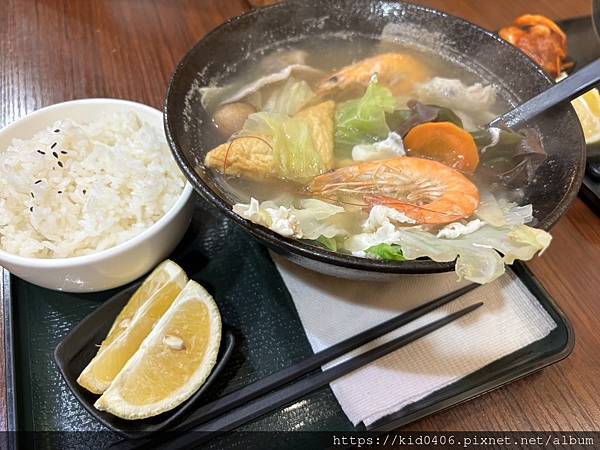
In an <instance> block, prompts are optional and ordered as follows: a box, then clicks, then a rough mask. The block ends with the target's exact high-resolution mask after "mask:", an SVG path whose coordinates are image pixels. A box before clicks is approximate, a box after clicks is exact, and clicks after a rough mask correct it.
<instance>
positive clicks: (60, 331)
mask: <svg viewBox="0 0 600 450" xmlns="http://www.w3.org/2000/svg"><path fill="white" fill-rule="evenodd" d="M196 205H197V206H196V209H195V212H194V217H193V220H192V224H191V226H190V229H189V230H188V232H187V234H186V236H185V237H184V239H183V241H182V242H181V244H180V245H179V247H178V248H177V250H176V251H175V252H174V254H173V255H172V259H173V260H175V261H176V262H178V263H179V264H180V265H182V267H183V268H184V269H185V270H186V271H187V272H188V274H189V275H190V277H191V278H193V279H195V280H197V281H199V282H200V283H201V284H202V285H204V286H205V287H206V288H207V289H208V290H209V292H211V293H212V294H213V295H214V297H215V299H216V301H217V303H218V305H219V308H220V309H221V313H222V316H223V321H224V322H226V323H227V324H228V325H229V326H231V327H232V328H233V331H234V333H235V336H236V348H235V349H234V353H233V355H232V357H231V359H230V361H229V362H228V364H227V367H225V370H224V373H223V374H222V376H221V377H220V379H219V380H218V381H217V382H216V383H215V385H214V386H213V387H212V388H211V389H210V390H209V397H210V398H211V399H212V398H216V397H218V396H220V395H222V394H223V393H226V392H230V391H232V390H234V389H237V388H239V387H241V386H243V385H245V384H247V383H250V382H252V381H254V380H257V379H260V378H261V377H264V376H266V375H267V374H269V373H271V372H273V371H275V370H277V369H281V368H284V367H287V366H290V365H292V364H294V363H295V362H297V361H300V360H301V359H303V358H305V357H307V356H309V355H311V354H312V350H311V348H310V345H309V343H308V340H307V338H306V335H305V334H304V331H303V328H302V326H301V324H300V320H299V318H298V315H297V313H296V310H295V308H294V305H293V302H292V299H291V297H290V294H289V293H288V291H287V289H286V287H285V285H284V283H283V281H282V280H281V278H280V276H279V273H278V271H277V269H276V268H275V266H274V264H273V262H272V260H271V258H270V257H269V254H268V252H267V250H266V249H265V248H264V247H263V246H262V245H260V244H259V243H258V242H256V241H254V240H253V239H252V238H249V237H248V235H247V234H245V232H244V231H242V229H241V228H239V227H238V226H237V225H235V224H234V223H233V222H231V221H229V220H228V219H226V218H224V217H222V216H216V215H215V214H214V213H213V212H211V211H210V210H209V209H208V207H207V206H205V204H204V203H203V202H201V201H200V200H198V201H197V202H196ZM513 270H514V271H515V272H516V273H517V275H518V276H519V277H520V278H521V279H522V280H523V282H524V283H525V285H526V286H527V287H528V288H529V289H530V290H531V291H532V292H533V293H534V295H535V296H536V297H537V298H538V300H539V301H540V303H541V304H542V306H543V307H544V308H545V309H546V310H547V311H548V312H549V314H550V315H551V316H552V317H553V319H554V320H555V322H556V323H557V325H558V326H557V328H556V329H554V330H553V331H552V332H551V333H550V335H548V336H547V337H546V338H544V339H543V340H541V341H538V342H536V343H534V344H531V345H529V346H528V347H526V348H524V349H522V350H520V351H518V352H515V353H513V354H511V355H509V356H507V357H505V358H502V359H501V360H498V361H496V362H494V363H493V364H491V365H489V366H487V367H485V368H483V369H481V370H480V371H478V372H476V373H474V374H472V375H469V376H468V377H466V378H464V379H463V380H461V381H459V382H457V383H454V384H453V385H451V386H448V387H447V388H444V389H442V390H440V391H438V392H435V393H433V394H431V395H429V396H428V397H426V398H424V399H423V400H421V401H419V402H417V403H414V404H412V405H410V406H408V407H406V408H405V409H403V410H402V411H400V412H398V413H396V414H394V415H392V416H389V417H387V418H384V419H382V420H380V421H379V422H378V423H377V425H376V427H375V428H376V429H391V428H393V427H398V426H401V425H404V424H406V423H409V422H411V421H413V420H416V419H419V418H421V417H424V416H426V415H428V414H431V413H433V412H435V411H439V410H441V409H443V408H447V407H450V406H453V405H455V404H457V403H460V402H463V401H466V400H468V399H470V398H472V397H474V396H477V395H480V394H482V393H484V392H486V391H489V390H491V389H494V388H497V387H499V386H501V385H503V384H505V383H508V382H510V381H512V380H514V379H516V378H519V377H522V376H524V375H526V374H528V373H531V372H533V371H535V370H538V369H540V368H542V367H544V366H546V365H548V364H551V363H554V362H556V361H558V360H560V359H562V358H564V357H565V356H567V355H568V354H569V352H570V351H571V349H572V347H573V334H572V330H571V327H570V325H569V324H568V322H567V321H566V319H565V318H564V316H563V315H562V313H561V312H560V310H559V309H558V308H557V307H556V305H555V304H554V302H553V301H552V299H551V298H550V297H549V296H548V294H547V293H546V292H545V291H544V290H543V289H542V288H541V286H540V285H539V284H538V283H537V282H536V280H535V279H534V278H533V276H532V275H531V273H530V272H529V271H528V270H527V269H526V268H525V266H523V265H518V264H517V265H515V266H514V268H513ZM0 292H1V293H2V306H3V308H4V320H5V340H6V356H7V361H6V364H7V380H6V381H7V398H8V413H9V417H8V419H9V420H8V423H9V429H10V430H18V431H27V432H29V433H19V434H17V435H16V439H18V440H19V442H15V444H19V446H20V447H22V448H30V449H32V448H54V447H57V446H59V445H60V447H65V445H64V444H65V442H66V441H65V440H67V441H69V442H70V443H71V444H72V446H73V447H77V446H78V445H77V440H78V439H83V440H84V442H85V445H86V447H88V448H90V447H91V448H103V447H107V446H108V445H110V444H112V443H115V442H117V441H119V440H120V438H119V436H117V435H116V434H113V433H111V432H109V431H106V429H104V428H103V427H102V426H101V425H100V424H99V423H98V422H97V421H96V420H95V419H94V418H92V417H91V416H90V415H89V414H88V413H87V412H86V411H85V410H84V409H83V407H82V406H81V405H80V404H79V403H78V401H77V400H76V399H75V397H74V396H73V395H72V394H71V392H70V391H69V390H68V388H67V386H66V384H65V383H64V381H63V380H62V378H61V376H60V374H59V372H58V370H57V368H56V366H55V364H54V361H53V357H52V354H53V351H54V348H55V347H56V345H57V344H58V342H59V341H60V340H61V339H62V338H63V337H64V336H65V335H66V334H67V333H68V332H69V330H70V329H71V328H72V327H73V326H74V325H75V324H77V323H78V322H79V321H80V320H81V319H83V318H84V317H85V316H86V315H87V314H88V313H90V312H91V311H92V310H93V309H94V308H96V307H97V306H98V305H99V304H100V303H101V302H102V301H103V300H105V299H107V298H109V297H110V296H112V295H114V293H115V292H117V291H116V290H112V291H106V292H101V293H97V294H84V295H82V294H68V293H61V292H55V291H50V290H47V289H44V288H40V287H37V286H34V285H31V284H29V283H27V282H24V281H22V280H20V279H18V278H16V277H14V276H11V275H9V274H8V273H7V272H6V271H4V276H3V277H2V289H1V290H0ZM358 429H359V430H364V427H358ZM273 430H275V431H353V430H355V428H354V427H353V426H352V424H351V423H350V422H349V421H348V419H347V418H346V416H345V415H344V414H343V412H342V410H341V408H340V406H339V404H338V403H337V401H336V399H335V397H334V395H333V393H332V392H331V390H330V389H329V388H328V387H326V388H323V389H321V390H319V391H317V392H314V393H313V394H311V395H309V396H308V397H306V398H304V399H302V400H301V401H300V402H297V403H296V404H294V405H290V406H288V407H286V408H283V409H282V410H280V411H277V412H275V413H272V414H270V415H267V416H264V417H262V418H260V419H258V420H256V421H255V422H253V423H251V424H249V425H247V426H245V427H243V428H242V429H240V431H250V432H251V431H273ZM56 431H62V432H64V431H80V432H81V431H83V432H88V433H56ZM31 432H35V433H31ZM91 435H93V436H94V439H93V440H92V439H91ZM313 436H314V439H319V437H321V438H322V437H323V435H320V434H318V433H314V434H311V433H292V434H289V435H286V446H287V447H289V448H294V447H296V448H306V447H307V446H308V445H307V444H308V442H307V440H310V439H313ZM315 442H316V441H315ZM278 445H281V441H277V442H275V441H274V440H269V439H265V437H264V433H262V434H261V433H256V432H254V433H237V432H236V433H230V434H229V435H226V436H221V437H218V438H215V439H214V440H212V441H211V442H210V443H209V444H208V447H210V448H236V447H242V446H243V447H244V448H245V449H247V448H269V447H270V446H272V447H277V446H278Z"/></svg>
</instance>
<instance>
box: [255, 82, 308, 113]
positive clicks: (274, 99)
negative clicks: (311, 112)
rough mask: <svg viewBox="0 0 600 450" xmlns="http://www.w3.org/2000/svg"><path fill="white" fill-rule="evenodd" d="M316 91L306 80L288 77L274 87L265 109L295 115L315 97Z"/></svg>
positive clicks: (264, 106)
mask: <svg viewBox="0 0 600 450" xmlns="http://www.w3.org/2000/svg"><path fill="white" fill-rule="evenodd" d="M315 97H316V96H315V93H314V92H313V90H312V89H311V88H310V86H309V85H308V83H307V82H306V81H304V80H296V79H295V78H288V79H287V80H286V82H285V83H283V84H281V85H280V86H277V87H276V88H274V89H273V90H272V92H271V94H270V95H269V97H268V98H267V99H266V101H265V103H264V105H263V108H262V109H263V111H266V112H270V113H281V114H287V115H288V116H293V115H294V114H296V113H297V112H298V111H300V110H301V109H302V108H304V107H305V106H306V105H308V104H309V103H310V102H311V101H312V100H313V99H314V98H315Z"/></svg>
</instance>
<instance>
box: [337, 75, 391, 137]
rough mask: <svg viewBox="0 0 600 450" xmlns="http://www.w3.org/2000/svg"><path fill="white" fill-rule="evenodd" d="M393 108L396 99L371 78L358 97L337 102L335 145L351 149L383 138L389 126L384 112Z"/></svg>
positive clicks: (388, 111) (389, 111)
mask: <svg viewBox="0 0 600 450" xmlns="http://www.w3.org/2000/svg"><path fill="white" fill-rule="evenodd" d="M395 107H396V99H395V98H394V96H393V95H392V92H391V91H390V90H389V89H388V88H386V87H385V86H382V85H380V84H379V83H377V81H376V80H374V81H371V83H370V84H369V86H368V87H367V90H366V92H365V94H364V95H363V96H362V97H361V98H358V99H354V100H349V101H347V102H344V103H341V104H339V105H338V106H337V109H336V117H335V118H336V130H335V141H336V144H337V145H339V146H342V147H343V148H351V147H354V146H355V145H357V144H370V143H373V142H377V141H380V140H382V139H384V138H385V137H386V136H387V135H388V133H389V131H390V129H389V127H388V124H387V122H386V113H391V112H392V111H393V110H394V108H395Z"/></svg>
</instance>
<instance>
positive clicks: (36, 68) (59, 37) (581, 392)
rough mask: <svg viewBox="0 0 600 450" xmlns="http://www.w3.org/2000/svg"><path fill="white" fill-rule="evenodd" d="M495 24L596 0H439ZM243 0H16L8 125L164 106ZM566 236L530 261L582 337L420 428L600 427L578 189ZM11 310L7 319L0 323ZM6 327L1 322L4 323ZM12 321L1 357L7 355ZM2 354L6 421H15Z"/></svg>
mask: <svg viewBox="0 0 600 450" xmlns="http://www.w3.org/2000/svg"><path fill="white" fill-rule="evenodd" d="M416 3H421V4H425V5H428V6H432V7H435V8H438V9H442V10H444V11H446V12H449V13H451V14H455V15H458V16H461V17H464V18H466V19H468V20H470V21H472V22H475V23H477V24H478V25H481V26H483V27H485V28H488V29H492V30H493V29H498V28H500V27H501V26H504V25H506V24H509V23H511V22H512V20H513V19H514V17H516V16H518V15H520V14H524V13H538V14H545V15H547V16H549V17H550V18H552V19H555V20H561V19H566V18H570V17H576V16H583V15H589V14H590V12H591V0H569V1H568V2H567V1H562V0H543V1H542V0H537V1H524V0H503V1H501V2H500V1H496V2H492V1H485V2H482V1H479V0H462V1H461V0H445V1H442V0H427V1H418V2H416ZM249 7H250V5H249V3H248V2H246V1H243V0H94V1H90V0H4V1H3V2H2V7H1V8H0V126H4V125H6V124H8V123H10V122H12V121H14V120H16V119H18V118H20V117H23V116H24V115H26V114H27V113H29V112H31V111H33V110H35V109H37V108H41V107H43V106H46V105H49V104H52V103H56V102H61V101H65V100H71V99H78V98H88V97H115V98H124V99H129V100H134V101H138V102H142V103H147V104H149V105H152V106H155V107H160V106H161V105H162V101H163V98H164V95H165V92H166V87H167V83H168V80H169V77H170V75H171V73H172V71H173V69H174V67H175V65H176V64H177V62H178V61H179V59H180V58H181V57H182V56H183V55H184V54H185V52H186V51H187V50H188V49H189V48H190V47H191V46H192V45H193V44H194V43H195V42H196V41H198V40H199V39H200V38H201V37H202V36H204V35H205V34H206V33H207V32H208V31H210V30H211V29H213V28H214V27H215V26H217V25H218V24H220V23H222V22H223V21H224V20H226V19H228V18H230V17H232V16H235V15H237V14H239V13H241V12H243V11H246V10H248V9H249ZM552 234H553V236H554V241H553V243H552V245H551V247H550V249H549V250H548V251H547V252H546V253H545V254H544V255H543V257H541V258H539V259H537V260H535V261H533V262H532V263H531V264H529V266H530V267H531V268H532V270H533V271H534V272H535V274H536V275H537V277H538V278H539V279H540V280H541V281H542V283H543V284H544V286H545V287H546V288H547V289H548V291H549V292H550V294H551V295H553V296H554V298H555V299H556V300H557V302H558V303H559V305H560V306H561V308H562V309H563V310H564V311H565V313H566V314H567V316H568V317H569V318H570V319H571V321H572V323H573V326H574V328H575V333H576V339H577V344H576V347H575V350H574V352H573V354H572V355H571V356H570V357H569V358H568V359H566V360H564V361H563V362H561V363H559V364H556V365H555V366H552V367H550V368H547V369H545V370H543V371H541V372H538V373H537V374H535V375H532V376H529V377H527V378H525V379H523V380H521V381H518V382H515V383H512V384H511V385H509V386H506V387H503V388H501V389H498V390H496V391H494V392H492V393H490V394H488V395H485V396H483V397H480V398H477V399H475V400H473V401H470V402H469V403H466V404H464V405H461V406H458V407H455V408H452V409H450V410H448V411H445V412H442V413H438V414H435V415H433V416H430V417H428V418H426V419H423V420H421V421H419V422H417V423H414V424H412V425H410V426H409V427H407V428H406V429H410V430H429V431H437V430H455V431H460V430H497V431H504V430H594V429H596V430H597V429H598V426H599V424H600V393H599V390H598V380H600V333H599V332H598V329H599V328H600V218H599V217H597V216H596V215H595V214H594V213H593V212H592V211H591V210H590V209H589V208H588V207H587V206H586V205H585V204H584V203H583V202H582V201H581V200H579V199H577V200H576V201H575V202H574V203H573V205H572V207H571V209H570V210H569V212H568V213H567V214H566V215H565V216H564V217H563V218H562V219H561V220H560V222H559V223H558V224H557V225H556V226H555V227H554V228H553V230H552ZM2 323H3V322H2V321H1V320H0V326H1V324H2ZM0 331H1V330H0ZM2 336H3V333H2V332H0V361H2V362H3V361H4V343H3V342H2ZM4 384H5V377H4V364H3V363H0V429H6V397H5V394H4V393H5V386H4Z"/></svg>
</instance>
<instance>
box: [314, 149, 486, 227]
mask: <svg viewBox="0 0 600 450" xmlns="http://www.w3.org/2000/svg"><path fill="white" fill-rule="evenodd" d="M307 189H308V191H310V192H311V193H312V194H315V195H318V196H321V197H323V198H326V199H330V200H334V201H339V202H340V203H350V204H356V203H355V202H356V201H357V200H358V201H362V202H363V204H364V206H365V207H367V208H371V207H372V206H374V205H376V204H379V205H385V206H388V207H390V208H394V209H396V210H398V211H400V212H402V213H404V214H405V215H406V216H407V217H409V218H411V219H413V220H414V221H415V222H416V223H418V224H432V225H442V224H446V223H450V222H455V221H457V220H461V219H466V218H467V217H470V216H471V215H472V214H473V212H474V211H475V209H476V208H477V206H478V205H479V190H478V189H477V187H476V186H475V185H474V184H473V183H472V182H471V181H469V180H468V179H467V178H466V177H465V176H464V175H463V174H461V173H460V172H459V171H457V170H455V169H452V168H451V167H448V166H446V165H444V164H442V163H439V162H437V161H432V160H429V159H422V158H414V157H406V156H400V157H396V158H391V159H385V160H381V161H369V162H364V163H360V164H354V165H352V166H347V167H343V168H341V169H337V170H335V171H333V172H329V173H326V174H323V175H319V176H318V177H316V178H314V179H313V180H312V182H311V183H310V184H309V185H308V186H307ZM353 202H354V203H353Z"/></svg>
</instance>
